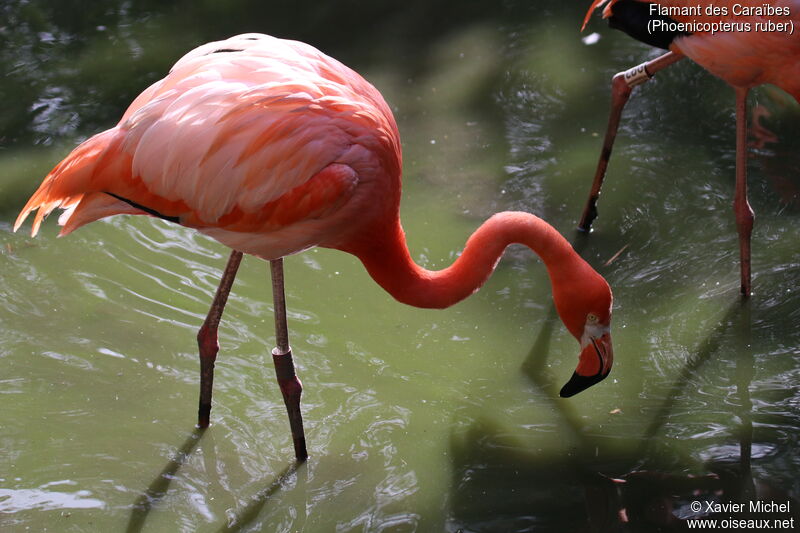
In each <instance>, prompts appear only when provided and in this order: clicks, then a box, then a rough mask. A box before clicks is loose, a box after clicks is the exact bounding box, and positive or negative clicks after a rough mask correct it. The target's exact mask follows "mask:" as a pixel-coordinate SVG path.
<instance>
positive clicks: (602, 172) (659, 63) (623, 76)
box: [578, 52, 683, 231]
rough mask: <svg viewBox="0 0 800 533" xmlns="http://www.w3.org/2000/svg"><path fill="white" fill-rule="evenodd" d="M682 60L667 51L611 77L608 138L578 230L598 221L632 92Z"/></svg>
mask: <svg viewBox="0 0 800 533" xmlns="http://www.w3.org/2000/svg"><path fill="white" fill-rule="evenodd" d="M682 58H683V56H682V55H681V54H676V53H675V52H667V53H666V54H664V55H662V56H659V57H657V58H655V59H653V60H651V61H647V62H646V63H642V64H641V65H637V66H635V67H633V68H630V69H628V70H626V71H624V72H619V73H618V74H616V75H615V76H614V77H613V78H612V80H611V113H610V115H609V117H608V127H607V128H606V136H605V138H604V139H603V149H602V151H601V152H600V159H599V160H598V161H597V170H596V171H595V174H594V182H592V190H591V191H590V192H589V199H588V200H587V201H586V207H584V208H583V214H582V215H581V221H580V222H579V223H578V229H579V230H581V231H589V229H590V228H591V226H592V222H593V221H594V219H595V218H597V198H598V197H599V196H600V188H601V187H602V186H603V178H605V176H606V168H607V167H608V160H609V159H610V158H611V149H612V148H613V147H614V139H616V137H617V130H618V129H619V120H620V117H621V116H622V110H623V109H624V108H625V104H626V103H627V102H628V98H629V97H630V95H631V91H632V90H633V88H634V87H636V86H637V85H641V84H642V83H644V82H646V81H648V80H649V79H650V78H652V77H653V76H654V75H655V73H656V72H658V71H659V70H662V69H665V68H667V67H668V66H670V65H672V64H673V63H675V62H676V61H678V60H680V59H682Z"/></svg>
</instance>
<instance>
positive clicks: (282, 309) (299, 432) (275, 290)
mask: <svg viewBox="0 0 800 533" xmlns="http://www.w3.org/2000/svg"><path fill="white" fill-rule="evenodd" d="M269 266H270V272H271V274H272V299H273V303H274V307H275V343H276V344H277V345H278V346H277V347H276V348H274V349H273V350H272V362H273V363H274V364H275V375H276V376H277V378H278V386H280V388H281V394H282V395H283V402H284V403H285V404H286V411H287V412H288V413H289V426H290V427H291V430H292V442H293V443H294V455H295V457H297V460H298V461H305V460H306V459H307V458H308V452H307V451H306V435H305V431H304V430H303V415H302V413H301V412H300V395H301V394H302V393H303V385H302V383H300V380H299V379H298V378H297V374H296V373H295V371H294V361H292V349H291V348H290V347H289V327H288V324H287V322H286V296H285V294H284V291H283V259H274V260H272V261H270V262H269Z"/></svg>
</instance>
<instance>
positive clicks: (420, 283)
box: [14, 34, 613, 460]
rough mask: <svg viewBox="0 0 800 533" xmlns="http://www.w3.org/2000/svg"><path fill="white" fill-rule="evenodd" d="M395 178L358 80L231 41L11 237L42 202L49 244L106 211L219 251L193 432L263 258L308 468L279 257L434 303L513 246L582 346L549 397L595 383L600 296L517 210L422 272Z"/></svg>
mask: <svg viewBox="0 0 800 533" xmlns="http://www.w3.org/2000/svg"><path fill="white" fill-rule="evenodd" d="M400 175H401V153H400V138H399V134H398V131H397V125H396V124H395V121H394V118H393V116H392V113H391V111H390V110H389V107H388V106H387V104H386V102H385V101H384V99H383V97H382V96H381V94H380V93H379V92H378V91H377V90H376V89H375V88H374V87H373V86H372V85H370V84H369V83H368V82H367V81H365V80H364V79H363V78H362V77H361V76H359V75H358V74H357V73H356V72H354V71H352V70H350V69H349V68H347V67H346V66H344V65H342V64H341V63H339V62H338V61H336V60H334V59H332V58H330V57H328V56H326V55H324V54H322V53H321V52H319V51H318V50H316V49H315V48H313V47H311V46H309V45H307V44H304V43H300V42H295V41H285V40H281V39H276V38H273V37H269V36H266V35H259V34H246V35H239V36H236V37H232V38H230V39H228V40H225V41H219V42H212V43H208V44H205V45H202V46H200V47H199V48H197V49H195V50H193V51H191V52H189V53H188V54H187V55H185V56H184V57H183V58H181V59H180V60H179V61H178V62H177V63H176V64H175V66H174V67H173V68H172V69H171V70H170V73H169V75H168V76H167V77H166V78H164V79H163V80H161V81H158V82H156V83H155V84H153V85H152V86H150V87H149V88H148V89H146V90H145V91H144V92H143V93H142V94H141V95H140V96H139V97H138V98H136V100H134V102H133V103H132V104H131V106H130V107H129V108H128V110H127V111H126V112H125V114H124V115H123V117H122V119H121V120H120V122H119V123H118V124H117V125H116V126H115V127H114V128H112V129H110V130H107V131H104V132H102V133H99V134H97V135H95V136H94V137H91V138H90V139H88V140H87V141H85V142H84V143H82V144H81V145H80V146H78V147H77V148H75V150H73V152H72V153H71V154H70V155H69V156H67V158H66V159H64V161H62V162H61V163H60V164H58V165H57V166H56V167H55V168H54V169H53V170H52V171H51V172H50V174H48V175H47V177H46V178H45V179H44V181H43V182H42V184H41V186H40V187H39V189H38V190H37V191H36V192H35V193H34V194H33V196H32V197H31V199H30V200H29V201H28V203H27V204H26V205H25V207H24V209H23V210H22V212H21V213H20V215H19V217H18V218H17V221H16V223H15V225H14V229H15V230H16V229H17V228H19V226H20V224H22V222H23V221H24V220H25V218H26V217H27V216H28V215H29V214H30V213H31V212H32V211H34V210H36V209H38V212H37V213H36V217H35V219H34V221H33V227H32V234H33V235H35V234H36V232H37V231H38V229H39V226H40V224H41V223H42V220H43V218H44V217H45V216H46V215H47V214H48V213H50V212H51V211H52V210H53V209H55V208H56V207H60V208H62V209H64V210H65V211H64V213H63V214H62V215H61V217H60V218H59V223H60V224H61V225H63V226H64V227H63V229H62V230H61V235H66V234H68V233H70V232H72V231H74V230H75V229H77V228H79V227H80V226H82V225H84V224H87V223H89V222H92V221H94V220H98V219H100V218H103V217H107V216H111V215H117V214H137V215H151V216H155V217H159V218H162V219H165V220H168V221H171V222H175V223H178V224H180V225H182V226H186V227H189V228H194V229H196V230H198V231H200V232H201V233H204V234H206V235H209V236H211V237H213V238H214V239H216V240H218V241H219V242H221V243H223V244H225V245H227V246H229V247H230V248H232V249H233V252H232V253H231V256H230V259H229V260H228V264H227V266H226V268H225V272H224V274H223V276H222V280H221V282H220V286H219V289H218V290H217V293H216V296H215V298H214V301H213V303H212V305H211V309H210V311H209V314H208V317H207V318H206V320H205V322H204V323H203V326H202V327H201V328H200V331H199V333H198V335H197V339H198V345H199V350H200V367H201V372H200V402H199V410H198V425H199V426H200V427H206V426H208V424H209V417H210V412H211V392H212V382H213V371H214V361H215V359H216V356H217V352H218V349H219V345H218V342H217V327H218V324H219V321H220V318H221V316H222V312H223V309H224V306H225V302H226V300H227V297H228V293H229V292H230V289H231V285H232V283H233V280H234V277H235V275H236V270H237V268H238V266H239V262H240V261H241V258H242V254H243V253H248V254H252V255H255V256H257V257H260V258H262V259H265V260H268V261H270V263H271V269H272V281H273V297H274V299H275V323H276V340H277V345H278V346H277V348H276V349H274V350H273V352H272V353H273V360H274V363H275V366H276V374H277V379H278V383H279V385H280V388H281V391H282V393H283V397H284V401H285V403H286V407H287V411H288V413H289V419H290V425H291V429H292V436H293V441H294V446H295V455H296V456H297V458H298V460H304V459H305V458H306V457H307V452H306V446H305V434H304V431H303V425H302V416H301V413H300V395H301V392H302V386H301V383H300V381H299V380H298V379H297V376H296V373H295V370H294V365H293V362H292V354H291V350H290V348H289V340H288V328H287V324H286V311H285V302H284V296H283V295H284V291H283V267H282V259H281V258H282V257H283V256H285V255H288V254H293V253H297V252H300V251H303V250H306V249H308V248H311V247H313V246H322V247H326V248H335V249H338V250H342V251H344V252H348V253H350V254H353V255H355V256H356V257H358V258H359V259H360V260H361V262H362V263H363V264H364V266H365V267H366V269H367V271H368V272H369V274H370V275H371V276H372V278H373V279H374V280H375V281H376V282H377V283H378V284H380V285H381V287H383V288H384V289H385V290H386V291H387V292H389V294H391V295H392V296H393V297H394V298H396V299H397V300H399V301H400V302H403V303H406V304H409V305H413V306H417V307H427V308H444V307H448V306H450V305H453V304H455V303H456V302H458V301H460V300H462V299H464V298H466V297H467V296H469V295H470V294H472V293H474V292H475V291H476V290H478V288H479V287H480V286H481V285H482V284H483V283H484V282H485V281H486V279H487V278H488V277H489V276H490V274H491V273H492V271H493V270H494V267H495V265H496V264H497V262H498V260H499V259H500V256H501V255H502V253H503V250H504V249H505V248H506V246H508V245H509V244H512V243H521V244H524V245H526V246H528V247H529V248H531V249H532V250H533V251H534V252H536V253H537V254H538V255H539V256H540V257H541V258H542V260H543V262H544V264H545V266H546V267H547V270H548V273H549V276H550V279H551V283H552V286H553V299H554V301H555V305H556V308H557V311H558V313H559V315H560V317H561V320H562V321H563V323H564V324H565V326H566V327H567V329H568V330H569V332H570V333H571V334H572V335H574V336H575V338H576V339H578V341H579V342H580V344H581V353H580V356H579V361H578V365H577V368H576V370H575V372H574V374H573V376H572V378H571V379H570V380H569V381H568V382H567V384H566V385H565V386H564V387H563V389H562V390H561V395H562V396H571V395H573V394H576V393H577V392H580V391H581V390H583V389H585V388H587V387H589V386H591V385H592V384H594V383H597V382H599V381H600V380H602V379H603V378H605V377H606V376H607V375H608V373H609V371H610V370H611V365H612V362H613V350H612V344H611V336H610V322H611V303H612V296H611V290H610V289H609V286H608V284H607V283H606V281H605V280H604V279H603V278H602V276H600V275H599V274H598V273H597V272H595V270H594V269H592V267H591V266H589V265H588V264H587V263H586V262H585V261H584V260H583V259H581V257H580V256H579V255H578V254H577V253H576V252H575V251H574V250H573V249H572V247H571V246H570V244H569V243H568V242H567V241H566V240H565V239H564V238H563V237H562V236H561V235H560V234H559V233H558V232H557V231H556V230H555V229H553V228H552V227H551V226H550V225H548V224H547V223H546V222H544V221H542V220H541V219H539V218H537V217H536V216H534V215H531V214H528V213H521V212H504V213H499V214H496V215H494V216H493V217H491V218H490V219H489V220H487V221H486V222H485V223H484V224H483V225H481V226H480V227H479V228H478V229H477V231H476V232H475V233H474V234H473V235H472V236H471V237H470V238H469V240H468V241H467V244H466V247H465V248H464V251H463V253H462V254H461V256H460V257H459V258H458V259H457V260H456V261H455V262H454V263H453V265H451V266H450V267H448V268H445V269H444V270H440V271H429V270H425V269H423V268H421V267H419V266H417V265H416V264H415V263H414V261H413V260H412V259H411V255H410V254H409V251H408V248H407V246H406V240H405V235H404V233H403V228H402V226H401V224H400V218H399V205H400V189H401V180H400Z"/></svg>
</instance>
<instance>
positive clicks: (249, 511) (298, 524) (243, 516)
mask: <svg viewBox="0 0 800 533" xmlns="http://www.w3.org/2000/svg"><path fill="white" fill-rule="evenodd" d="M305 464H306V462H305V461H302V462H301V461H295V462H294V463H292V464H290V465H289V466H287V467H286V468H285V469H284V470H283V472H281V473H280V475H278V477H277V478H275V480H274V481H273V482H272V483H270V484H269V485H268V486H267V487H265V488H264V489H262V490H260V491H259V492H258V493H257V494H256V495H255V496H253V498H252V499H251V500H250V503H248V504H247V505H246V506H245V507H244V509H242V510H241V512H239V513H238V515H237V516H236V517H235V518H234V520H233V521H232V522H231V523H229V524H228V525H226V526H225V527H223V528H221V529H219V531H220V533H232V532H233V533H235V532H238V531H242V530H244V529H245V528H247V526H249V525H250V524H252V523H253V522H254V521H255V520H256V519H257V518H258V516H259V514H261V511H262V510H263V509H264V506H265V505H266V504H267V502H269V501H270V500H271V499H272V498H273V497H274V496H275V495H276V493H277V492H278V491H280V490H281V489H283V488H298V487H299V488H298V490H299V491H300V492H301V493H302V492H305V485H306V481H307V474H308V469H306V468H303V466H304V465H305ZM304 518H305V517H303V516H296V517H295V519H294V521H293V522H292V527H293V528H295V529H296V530H297V531H300V530H302V529H303V525H304V523H305V519H304Z"/></svg>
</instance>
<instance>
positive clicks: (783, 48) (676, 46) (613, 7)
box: [579, 0, 800, 297]
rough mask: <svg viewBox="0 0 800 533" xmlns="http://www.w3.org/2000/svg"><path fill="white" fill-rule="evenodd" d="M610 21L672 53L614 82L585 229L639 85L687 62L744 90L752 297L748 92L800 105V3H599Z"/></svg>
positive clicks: (741, 199)
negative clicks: (765, 87)
mask: <svg viewBox="0 0 800 533" xmlns="http://www.w3.org/2000/svg"><path fill="white" fill-rule="evenodd" d="M603 6H605V7H604V9H603V17H604V18H607V19H608V20H609V24H610V25H611V26H612V27H614V28H617V29H620V30H622V31H624V32H626V33H627V34H629V35H630V36H632V37H634V38H635V39H638V40H640V41H642V42H645V43H647V44H650V45H652V46H656V47H659V48H664V49H667V50H669V52H667V53H666V54H664V55H663V56H661V57H658V58H656V59H654V60H652V61H648V62H646V63H644V64H642V65H639V66H637V67H634V68H632V69H629V70H628V71H626V72H621V73H619V74H617V75H616V76H614V79H613V80H612V99H611V106H612V107H611V116H610V118H609V124H608V129H607V131H606V137H605V140H604V144H603V150H602V152H601V155H600V160H599V161H598V165H597V171H596V173H595V179H594V183H593V185H592V190H591V192H590V194H589V200H588V201H587V204H586V207H585V209H584V212H583V215H582V217H581V221H580V223H579V228H581V229H583V230H584V231H588V230H589V229H590V227H591V224H592V222H593V221H594V219H595V218H596V217H597V209H596V203H597V198H598V197H599V195H600V188H601V186H602V183H603V179H604V177H605V172H606V168H607V166H608V160H609V158H610V156H611V150H612V147H613V144H614V140H615V138H616V133H617V129H618V126H619V120H620V116H621V114H622V109H623V108H624V106H625V103H626V102H627V100H628V97H629V96H630V93H631V90H632V89H633V87H635V86H636V85H639V84H641V83H644V82H646V81H647V80H648V79H650V78H651V77H652V76H653V75H655V73H656V72H658V71H659V70H662V69H664V68H666V67H668V66H670V65H672V64H673V63H675V62H677V61H679V60H680V59H682V58H683V57H689V58H690V59H692V60H693V61H695V62H696V63H698V64H699V65H701V66H702V67H704V68H705V69H706V70H708V71H709V72H711V73H712V74H714V75H716V76H718V77H720V78H722V79H723V80H725V81H726V82H727V83H728V84H730V85H731V86H732V87H733V88H734V90H735V92H736V188H735V193H734V202H733V208H734V214H735V217H736V226H737V229H738V231H739V249H740V262H741V293H742V295H743V296H745V297H747V296H749V295H750V293H751V273H750V235H751V232H752V227H753V211H752V209H751V208H750V204H749V202H748V200H747V169H746V163H747V118H746V114H747V93H748V91H749V89H751V88H752V87H756V86H758V85H761V84H764V83H771V84H773V85H777V86H778V87H780V88H782V89H783V90H785V91H786V92H788V93H789V94H791V95H792V96H793V97H794V98H795V99H796V100H797V101H798V102H800V34H798V33H796V32H795V31H794V29H795V28H796V27H798V25H800V1H798V0H778V1H771V2H765V1H763V0H735V1H734V0H720V1H717V0H715V1H704V2H695V1H688V0H661V1H659V0H653V1H648V0H595V1H594V2H593V3H592V5H591V7H590V8H589V11H588V12H587V14H586V18H585V19H584V22H583V25H584V27H585V26H586V24H587V22H588V21H589V18H590V17H591V14H592V12H593V11H594V10H595V9H598V8H600V7H603Z"/></svg>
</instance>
